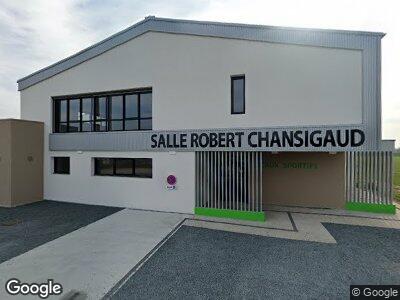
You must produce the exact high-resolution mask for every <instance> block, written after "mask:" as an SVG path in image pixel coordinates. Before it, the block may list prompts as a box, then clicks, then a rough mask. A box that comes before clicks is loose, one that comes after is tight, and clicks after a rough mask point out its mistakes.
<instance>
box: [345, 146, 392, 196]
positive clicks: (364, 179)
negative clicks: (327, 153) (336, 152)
mask: <svg viewBox="0 0 400 300" xmlns="http://www.w3.org/2000/svg"><path fill="white" fill-rule="evenodd" d="M392 157H393V153H392V152H390V151H362V152H361V151H360V152H347V153H346V198H347V201H348V202H359V203H372V204H392V199H393V197H392V196H393V191H392V189H393V186H392V176H393V175H392V174H393V161H392V160H393V158H392Z"/></svg>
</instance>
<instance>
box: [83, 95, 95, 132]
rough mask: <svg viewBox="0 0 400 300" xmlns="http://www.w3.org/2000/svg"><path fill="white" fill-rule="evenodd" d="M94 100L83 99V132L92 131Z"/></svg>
mask: <svg viewBox="0 0 400 300" xmlns="http://www.w3.org/2000/svg"><path fill="white" fill-rule="evenodd" d="M92 120H93V98H83V99H82V131H92Z"/></svg>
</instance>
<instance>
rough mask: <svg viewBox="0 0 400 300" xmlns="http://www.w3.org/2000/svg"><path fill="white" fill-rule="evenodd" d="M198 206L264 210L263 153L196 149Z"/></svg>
mask: <svg viewBox="0 0 400 300" xmlns="http://www.w3.org/2000/svg"><path fill="white" fill-rule="evenodd" d="M195 172H196V174H195V178H196V185H197V186H196V192H195V195H196V201H195V203H196V206H197V207H208V208H216V209H231V210H240V211H262V153H261V152H237V151H234V152H232V151H229V152H228V151H226V152H220V151H214V152H196V168H195Z"/></svg>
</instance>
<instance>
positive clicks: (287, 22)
mask: <svg viewBox="0 0 400 300" xmlns="http://www.w3.org/2000/svg"><path fill="white" fill-rule="evenodd" d="M399 12H400V1H398V0H393V1H390V0H381V1H377V0H376V1H370V0H360V1H356V0H329V1H328V0H304V1H300V0H279V1H278V0H275V1H268V0H260V1H250V0H247V1H246V0H243V1H242V0H226V1H223V0H218V1H206V0H198V1H195V0H192V1H191V0H169V1H160V0H155V1H152V0H145V1H135V0H109V1H106V0H29V1H22V0H21V1H20V0H0V99H1V100H0V118H5V117H19V94H18V92H17V85H16V81H17V80H18V79H19V78H21V77H24V76H26V75H28V74H30V73H32V72H34V71H37V70H38V69H40V68H43V67H45V66H47V65H49V64H52V63H54V62H56V61H58V60H60V59H63V58H65V57H66V56H69V55H71V54H73V53H75V52H77V51H79V50H82V49H83V48H85V47H87V46H90V45H92V44H93V43H95V42H98V41H100V40H102V39H104V38H106V37H108V36H109V35H111V34H113V33H116V32H118V31H119V30H121V29H124V28H126V27H128V26H130V25H132V24H134V23H136V22H137V21H139V20H142V19H143V18H144V17H145V16H148V15H155V16H158V17H169V18H184V19H196V20H210V21H223V22H237V23H251V24H263V25H277V26H295V27H310V28H328V29H349V30H368V31H381V32H385V33H387V35H386V36H385V37H384V38H383V41H382V60H383V61H382V110H383V111H382V112H383V137H384V138H390V139H393V138H395V139H397V143H396V144H397V146H398V147H400V87H399V85H400V84H399V83H400V82H399V78H400V76H399V70H400V15H399Z"/></svg>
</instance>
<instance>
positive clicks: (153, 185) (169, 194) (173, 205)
mask: <svg viewBox="0 0 400 300" xmlns="http://www.w3.org/2000/svg"><path fill="white" fill-rule="evenodd" d="M48 154H49V155H48V156H47V157H46V161H45V171H44V172H45V176H44V178H45V187H46V189H45V196H44V197H45V199H48V200H61V201H68V202H79V203H87V204H98V205H109V206H121V207H130V208H140V209H151V210H160V211H172V212H182V213H193V210H194V180H195V179H194V153H193V152H186V153H176V154H174V155H171V154H169V153H168V152H163V153H155V152H154V153H150V152H130V153H125V152H118V153H115V152H114V153H109V152H108V153H107V152H83V153H82V154H79V153H77V152H50V153H48ZM51 156H70V157H71V158H70V164H71V165H70V168H71V170H70V171H71V173H70V175H63V174H52V168H51V165H52V163H51ZM93 157H136V158H147V157H149V158H152V159H153V178H134V177H112V176H94V175H93V174H92V169H93V162H92V158H93ZM170 174H174V175H176V177H177V179H178V180H177V189H176V190H167V189H166V185H167V183H166V178H167V176H168V175H170Z"/></svg>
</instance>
